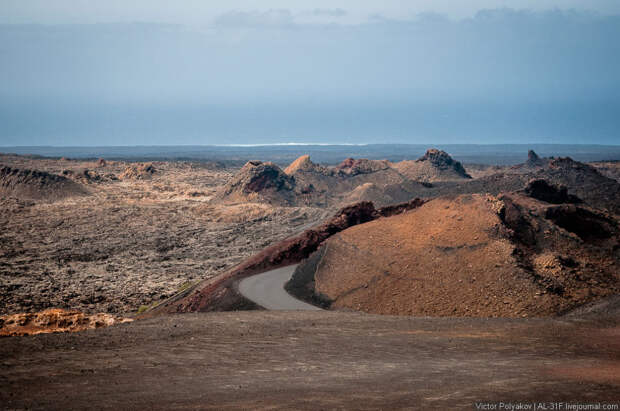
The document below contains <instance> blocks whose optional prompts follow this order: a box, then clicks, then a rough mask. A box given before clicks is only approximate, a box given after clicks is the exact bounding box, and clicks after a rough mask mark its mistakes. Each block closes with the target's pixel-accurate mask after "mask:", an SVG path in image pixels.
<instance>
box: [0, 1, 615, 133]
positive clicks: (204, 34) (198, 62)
mask: <svg viewBox="0 0 620 411" xmlns="http://www.w3.org/2000/svg"><path fill="white" fill-rule="evenodd" d="M218 3H220V4H218ZM619 16H620V2H619V1H616V0H613V1H603V0H601V1H576V0H565V1H550V0H549V1H545V0H537V1H525V0H523V1H499V0H495V1H491V0H478V1H468V2H463V1H441V0H440V1H433V2H429V1H407V2H405V1H389V0H388V1H385V0H384V1H381V2H378V1H373V2H370V1H359V0H358V1H333V0H332V1H317V0H314V1H275V0H271V1H264V0H263V1H260V2H259V1H226V2H214V1H209V2H205V1H185V2H170V1H160V0H148V1H147V0H139V1H135V0H134V1H127V0H125V1H110V0H108V1H105V2H102V1H85V0H71V1H69V0H55V1H53V2H52V1H48V0H36V1H33V0H30V1H29V0H19V1H8V0H0V145H104V144H231V143H257V142H265V143H278V142H293V141H296V142H334V143H338V142H346V143H351V142H363V143H367V142H411V143H433V142H435V143H455V142H464V143H468V142H470V143H504V142H506V143H518V142H528V143H529V142H541V143H554V142H555V143H575V142H577V143H605V144H620V74H619V73H620V42H618V40H617V39H619V38H620V17H619Z"/></svg>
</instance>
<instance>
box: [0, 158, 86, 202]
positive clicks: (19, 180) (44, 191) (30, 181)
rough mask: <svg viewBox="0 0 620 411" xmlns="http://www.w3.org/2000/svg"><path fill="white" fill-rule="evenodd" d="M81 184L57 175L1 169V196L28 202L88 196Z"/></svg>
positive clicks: (9, 168)
mask: <svg viewBox="0 0 620 411" xmlns="http://www.w3.org/2000/svg"><path fill="white" fill-rule="evenodd" d="M86 194H88V191H86V189H85V188H84V187H82V186H81V185H80V184H78V183H76V182H74V181H72V180H70V179H68V178H66V177H64V176H60V175H57V174H52V173H48V172H45V171H38V170H22V169H17V168H12V167H6V166H5V167H0V195H1V196H2V197H15V198H19V199H27V200H45V201H54V200H59V199H63V198H67V197H71V196H79V195H86Z"/></svg>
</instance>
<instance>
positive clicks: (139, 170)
mask: <svg viewBox="0 0 620 411" xmlns="http://www.w3.org/2000/svg"><path fill="white" fill-rule="evenodd" d="M156 172H157V170H156V169H155V167H154V166H153V164H151V163H141V164H133V165H131V166H129V167H127V168H125V170H124V171H123V172H122V173H121V175H119V176H118V178H120V179H121V180H148V179H150V178H151V177H153V174H155V173H156Z"/></svg>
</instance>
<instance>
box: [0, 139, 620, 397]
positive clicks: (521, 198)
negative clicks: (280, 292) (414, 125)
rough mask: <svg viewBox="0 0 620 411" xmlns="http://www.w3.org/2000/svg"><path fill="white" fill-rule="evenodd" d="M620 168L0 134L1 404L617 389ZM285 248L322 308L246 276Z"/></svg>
mask: <svg viewBox="0 0 620 411" xmlns="http://www.w3.org/2000/svg"><path fill="white" fill-rule="evenodd" d="M618 170H619V168H618V163H617V162H613V161H608V162H605V161H598V162H595V163H584V162H579V161H576V160H573V159H572V158H569V157H548V158H546V157H540V156H538V155H537V154H536V153H535V152H534V151H530V152H529V153H526V152H523V161H522V162H521V163H519V164H513V165H481V164H476V165H473V164H463V163H461V162H459V161H458V160H457V159H455V158H453V157H452V156H450V154H449V153H446V152H444V151H442V150H438V149H434V148H430V149H428V150H427V151H426V153H425V154H424V155H423V156H421V157H419V158H412V159H406V160H402V161H388V160H369V159H359V158H343V159H342V161H341V162H340V163H336V164H320V163H315V162H314V161H313V160H312V159H311V158H310V156H308V155H301V156H300V157H299V158H297V159H296V160H294V161H292V162H290V163H286V164H277V163H275V162H270V161H261V160H258V159H257V160H250V161H247V162H245V163H244V164H243V165H241V164H235V163H231V162H218V161H143V162H130V161H127V160H108V159H104V158H99V159H68V158H48V157H40V156H24V155H13V154H2V155H0V207H1V208H2V213H1V215H0V227H2V230H1V232H0V315H1V316H0V335H2V336H5V337H6V338H2V339H0V370H1V372H0V382H1V383H2V384H0V403H1V404H3V407H4V408H9V409H13V408H17V409H21V408H44V409H49V408H54V409H65V408H71V407H78V408H81V407H86V406H88V405H89V404H92V401H95V403H96V404H97V406H98V408H113V409H118V408H135V407H142V408H143V407H145V406H146V407H148V408H161V409H170V408H212V409H227V408H230V409H233V408H252V407H261V408H271V409H291V408H299V409H322V408H323V409H334V408H335V409H341V408H356V409H377V408H384V409H385V408H407V407H412V408H420V407H424V408H436V409H445V407H446V406H448V405H450V406H454V404H458V406H459V407H466V408H472V407H473V404H474V403H475V402H476V401H482V400H485V401H491V400H498V401H499V400H501V401H507V400H514V401H538V400H539V399H541V398H544V400H545V401H560V400H562V401H567V400H579V401H582V402H583V401H585V400H588V399H591V400H597V401H617V400H618V399H620V378H619V377H618V376H620V361H619V359H620V345H619V344H618V341H620V338H619V337H620V297H619V296H620V235H619V233H620V227H619V226H618V221H619V220H618V219H619V218H620V180H619V178H620V174H619V173H618ZM283 267H289V269H288V271H287V273H288V272H290V274H291V277H290V280H289V279H288V277H287V276H288V275H289V274H286V275H285V277H286V278H284V279H283V280H282V284H281V285H278V287H280V288H281V287H284V288H285V289H286V291H287V292H288V296H287V298H293V299H296V300H298V301H299V307H300V310H301V309H302V308H301V307H304V306H306V307H307V304H306V303H309V304H312V305H313V306H314V307H315V308H316V307H319V308H322V309H321V310H318V309H317V310H313V311H270V310H266V309H265V308H263V307H262V306H261V304H260V302H257V301H255V300H253V299H252V298H251V297H249V296H248V294H247V292H246V293H244V292H242V291H243V289H245V288H247V286H246V287H245V288H244V287H240V283H241V282H242V281H243V280H245V279H248V278H251V277H252V276H254V275H257V274H268V273H272V272H274V273H275V272H276V271H277V269H280V268H283ZM278 273H279V274H278V275H282V273H284V271H278ZM255 280H256V278H255ZM278 281H280V280H278ZM247 284H248V283H246V285H247ZM252 284H259V282H258V281H255V282H254V283H252ZM253 287H258V285H256V286H253ZM240 290H241V291H240ZM254 291H255V292H260V290H258V291H256V290H254ZM302 301H303V304H302Z"/></svg>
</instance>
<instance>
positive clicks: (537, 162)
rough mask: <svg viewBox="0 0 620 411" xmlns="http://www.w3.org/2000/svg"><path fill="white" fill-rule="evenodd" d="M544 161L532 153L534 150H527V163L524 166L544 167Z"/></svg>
mask: <svg viewBox="0 0 620 411" xmlns="http://www.w3.org/2000/svg"><path fill="white" fill-rule="evenodd" d="M545 163H546V162H545V161H544V160H543V159H542V158H540V157H538V154H536V153H535V152H534V150H528V152H527V161H526V162H525V165H526V166H528V167H541V166H544V165H545Z"/></svg>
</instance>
